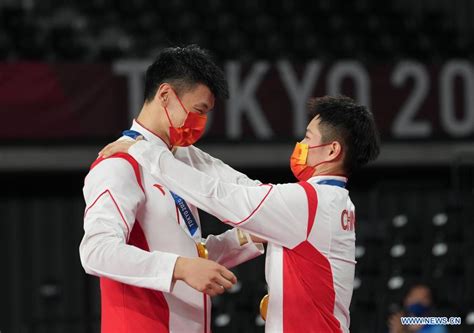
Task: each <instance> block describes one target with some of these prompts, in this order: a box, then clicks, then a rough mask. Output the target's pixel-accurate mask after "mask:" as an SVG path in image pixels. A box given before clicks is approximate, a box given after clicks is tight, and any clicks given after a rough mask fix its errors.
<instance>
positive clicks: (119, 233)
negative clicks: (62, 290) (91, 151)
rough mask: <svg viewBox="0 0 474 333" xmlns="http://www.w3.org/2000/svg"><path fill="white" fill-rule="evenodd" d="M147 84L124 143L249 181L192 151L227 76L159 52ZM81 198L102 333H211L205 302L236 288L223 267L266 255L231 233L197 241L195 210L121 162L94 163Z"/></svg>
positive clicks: (177, 52)
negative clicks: (145, 145) (136, 139)
mask: <svg viewBox="0 0 474 333" xmlns="http://www.w3.org/2000/svg"><path fill="white" fill-rule="evenodd" d="M203 71H204V72H203ZM203 73H204V74H203ZM145 86H146V87H145V103H144V105H143V108H142V110H141V112H140V114H139V116H138V118H137V119H136V120H135V121H134V122H133V125H132V127H131V128H130V129H129V130H127V131H125V132H124V134H125V135H127V137H128V136H138V135H140V136H141V137H144V138H145V139H146V140H147V142H150V143H153V144H154V145H155V146H161V147H163V149H166V150H168V149H171V148H173V149H177V152H176V157H177V158H179V159H180V160H181V161H183V162H184V163H186V164H188V165H191V166H193V167H195V168H197V169H199V170H201V171H203V172H206V173H207V174H209V175H212V176H213V177H221V178H224V179H229V180H230V181H232V182H235V183H238V184H247V183H248V182H250V180H248V179H247V177H245V175H243V174H241V173H239V172H237V171H235V170H233V169H231V168H229V167H227V166H226V165H224V164H223V163H221V164H219V163H211V162H206V161H207V160H208V155H207V154H205V153H203V152H202V151H200V150H199V149H197V148H194V147H193V146H190V145H191V144H192V143H193V142H195V141H197V140H198V139H199V137H200V135H201V134H202V131H203V130H204V125H205V120H206V113H207V112H209V111H210V110H211V109H212V108H213V105H214V99H215V98H218V97H219V96H220V97H225V95H226V94H227V86H226V84H225V79H224V75H223V73H222V71H221V70H220V69H219V68H218V67H217V66H216V65H215V64H214V63H213V62H212V61H211V60H210V58H209V56H208V54H207V53H206V52H204V51H203V50H201V49H199V48H197V47H194V46H190V47H185V48H169V49H165V50H163V51H162V53H161V54H160V55H159V56H158V57H157V59H156V60H155V61H154V63H153V64H151V66H150V67H149V69H148V71H147V75H146V83H145ZM189 110H192V111H189ZM181 124H182V125H181ZM178 125H180V126H179V127H178ZM84 199H85V202H86V210H85V214H84V237H83V239H82V242H81V245H80V257H81V262H82V265H83V267H84V270H85V271H86V272H87V273H89V274H93V275H96V276H99V277H100V288H101V306H102V311H101V331H102V332H103V333H108V332H110V333H128V332H140V333H148V332H149V333H152V332H153V333H168V332H175V333H209V332H210V327H211V325H210V318H211V302H210V297H209V296H213V295H216V294H220V293H222V292H223V291H224V290H225V289H228V288H230V287H231V286H232V284H233V283H235V281H236V280H235V279H236V278H235V276H234V275H233V273H232V272H230V271H229V270H228V268H231V267H233V266H235V265H238V264H240V263H242V262H244V261H247V260H249V259H252V258H254V257H256V256H258V255H260V254H262V253H263V246H262V244H258V243H254V242H253V241H252V237H251V236H250V235H248V234H247V233H245V232H242V231H241V230H238V229H237V228H234V229H232V230H229V231H227V232H225V233H223V234H221V235H217V236H213V235H211V236H209V237H207V238H206V239H202V238H201V224H200V221H199V216H198V211H197V208H196V207H195V206H193V205H192V204H191V203H189V202H187V201H186V200H185V199H184V200H183V198H181V197H180V196H179V195H178V194H177V193H174V192H172V191H170V190H169V189H168V188H167V187H166V186H165V185H163V184H162V183H161V182H159V181H157V180H156V179H154V178H153V176H152V175H151V174H150V173H149V172H147V171H146V170H143V168H141V167H140V166H139V165H138V163H137V162H136V161H135V160H134V159H133V158H131V157H130V156H129V155H127V154H117V155H115V156H113V157H111V158H106V159H104V158H98V159H97V160H96V161H95V162H94V163H93V164H92V166H91V169H90V171H89V173H88V175H87V177H86V179H85V181H84ZM207 259H209V260H207Z"/></svg>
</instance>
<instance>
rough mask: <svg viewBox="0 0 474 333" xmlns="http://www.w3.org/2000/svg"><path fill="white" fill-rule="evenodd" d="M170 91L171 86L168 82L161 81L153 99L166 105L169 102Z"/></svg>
mask: <svg viewBox="0 0 474 333" xmlns="http://www.w3.org/2000/svg"><path fill="white" fill-rule="evenodd" d="M170 93H171V86H170V85H169V84H168V83H162V84H160V86H159V87H158V89H157V90H156V94H155V101H157V102H158V103H159V104H161V105H162V106H164V107H166V106H168V103H169V96H170Z"/></svg>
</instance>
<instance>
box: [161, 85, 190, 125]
mask: <svg viewBox="0 0 474 333" xmlns="http://www.w3.org/2000/svg"><path fill="white" fill-rule="evenodd" d="M171 91H172V92H173V94H174V95H175V96H176V99H177V100H178V102H179V104H180V105H181V107H182V108H183V110H184V112H186V117H187V116H188V115H189V111H188V110H187V109H186V108H185V107H184V105H183V103H182V102H181V100H180V99H179V97H178V94H177V93H176V91H174V89H173V88H171ZM164 109H165V113H166V117H167V118H168V121H169V123H170V125H171V127H174V125H173V122H172V121H171V118H170V115H169V112H168V109H167V108H166V106H164ZM184 122H186V119H184ZM184 122H183V125H184ZM183 125H181V126H180V127H182V126H183Z"/></svg>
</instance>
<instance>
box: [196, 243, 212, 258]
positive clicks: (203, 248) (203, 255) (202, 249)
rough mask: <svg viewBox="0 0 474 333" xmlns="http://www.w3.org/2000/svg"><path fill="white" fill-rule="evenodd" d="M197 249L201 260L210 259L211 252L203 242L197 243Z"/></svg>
mask: <svg viewBox="0 0 474 333" xmlns="http://www.w3.org/2000/svg"><path fill="white" fill-rule="evenodd" d="M196 247H197V250H198V254H199V257H200V258H204V259H209V252H207V248H206V245H205V244H204V243H203V242H199V243H196Z"/></svg>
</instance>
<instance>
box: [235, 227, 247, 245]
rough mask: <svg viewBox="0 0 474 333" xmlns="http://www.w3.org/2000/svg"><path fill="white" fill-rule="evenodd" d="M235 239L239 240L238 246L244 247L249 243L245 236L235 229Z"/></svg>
mask: <svg viewBox="0 0 474 333" xmlns="http://www.w3.org/2000/svg"><path fill="white" fill-rule="evenodd" d="M237 237H238V238H239V244H240V246H244V245H245V244H247V243H248V242H249V240H248V239H247V235H246V234H245V233H244V232H243V231H242V230H240V229H237Z"/></svg>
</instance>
